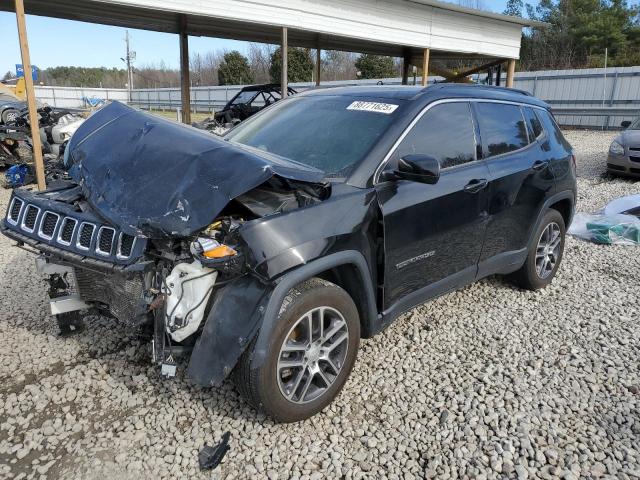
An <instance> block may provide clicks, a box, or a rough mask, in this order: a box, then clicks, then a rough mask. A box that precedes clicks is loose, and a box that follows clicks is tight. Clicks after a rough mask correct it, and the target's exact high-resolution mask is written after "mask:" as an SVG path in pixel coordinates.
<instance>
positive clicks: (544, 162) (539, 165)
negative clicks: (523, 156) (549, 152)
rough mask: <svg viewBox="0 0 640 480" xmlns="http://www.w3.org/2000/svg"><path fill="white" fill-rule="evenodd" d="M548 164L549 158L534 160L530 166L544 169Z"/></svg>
mask: <svg viewBox="0 0 640 480" xmlns="http://www.w3.org/2000/svg"><path fill="white" fill-rule="evenodd" d="M548 166H549V160H536V161H535V162H533V165H531V168H532V169H534V170H544V169H545V168H547V167H548Z"/></svg>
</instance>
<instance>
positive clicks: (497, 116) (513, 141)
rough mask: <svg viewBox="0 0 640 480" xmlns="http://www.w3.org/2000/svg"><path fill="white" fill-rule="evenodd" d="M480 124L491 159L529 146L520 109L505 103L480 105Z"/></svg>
mask: <svg viewBox="0 0 640 480" xmlns="http://www.w3.org/2000/svg"><path fill="white" fill-rule="evenodd" d="M476 108H477V112H478V123H479V124H480V136H481V137H482V146H483V149H484V151H485V154H486V155H488V156H489V157H493V156H494V155H500V154H503V153H509V152H513V151H514V150H519V149H521V148H522V147H526V146H527V145H528V144H529V138H528V136H527V127H526V125H525V123H524V118H523V116H522V112H521V111H520V107H519V106H517V105H508V104H505V103H478V104H477V105H476Z"/></svg>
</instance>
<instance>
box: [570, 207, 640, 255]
mask: <svg viewBox="0 0 640 480" xmlns="http://www.w3.org/2000/svg"><path fill="white" fill-rule="evenodd" d="M639 215H640V195H629V196H626V197H621V198H617V199H615V200H613V201H611V202H609V203H608V204H607V206H606V207H604V208H603V209H601V210H599V211H598V212H596V213H594V214H589V213H577V214H576V215H575V217H574V218H573V222H572V223H571V227H570V228H569V230H568V232H567V233H569V234H570V235H573V236H575V237H578V238H582V239H583V240H588V241H591V242H594V243H600V244H604V245H640V218H639Z"/></svg>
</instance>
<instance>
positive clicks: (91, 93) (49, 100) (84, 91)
mask: <svg viewBox="0 0 640 480" xmlns="http://www.w3.org/2000/svg"><path fill="white" fill-rule="evenodd" d="M36 98H37V99H38V100H39V101H41V102H42V103H46V104H48V105H51V106H52V107H58V108H87V107H91V106H95V105H96V104H99V103H102V102H106V101H109V100H118V101H120V102H126V101H127V90H126V89H123V88H82V87H79V88H78V87H45V86H36Z"/></svg>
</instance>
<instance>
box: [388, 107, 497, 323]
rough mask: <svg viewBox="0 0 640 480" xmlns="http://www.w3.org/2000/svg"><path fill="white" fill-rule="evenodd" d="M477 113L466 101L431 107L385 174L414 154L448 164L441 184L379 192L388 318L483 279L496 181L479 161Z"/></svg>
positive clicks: (402, 185) (393, 185)
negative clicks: (481, 269) (483, 253)
mask: <svg viewBox="0 0 640 480" xmlns="http://www.w3.org/2000/svg"><path fill="white" fill-rule="evenodd" d="M470 107H471V106H470V104H469V103H468V102H464V101H462V102H458V101H456V102H449V103H442V104H438V105H435V106H433V107H431V108H430V109H429V110H427V111H426V113H425V114H424V115H423V116H422V118H420V120H418V122H417V123H416V124H415V125H414V126H413V128H412V129H411V130H410V131H409V133H408V134H407V135H406V136H405V138H404V139H403V140H402V141H401V143H400V144H399V145H398V147H397V148H396V150H395V151H394V152H393V153H392V155H391V157H390V161H389V162H388V164H387V166H386V168H385V170H386V171H389V170H391V171H393V170H394V169H395V168H396V166H397V164H398V160H399V159H400V158H403V157H405V156H406V155H409V154H423V155H430V156H432V157H435V158H436V159H437V160H438V161H439V164H440V178H439V179H438V181H437V183H435V184H433V185H429V184H425V183H420V182H417V181H412V180H405V179H397V180H387V181H381V182H380V183H378V184H377V185H376V189H377V192H378V201H379V204H380V208H381V210H382V216H383V224H384V249H385V265H384V310H385V312H387V311H389V309H391V308H396V309H399V310H402V311H404V310H406V309H407V308H410V307H411V306H413V305H415V304H418V303H421V302H424V301H426V300H427V299H429V298H432V297H434V296H437V295H440V294H442V293H445V292H447V291H449V290H452V289H454V288H457V287H460V286H463V285H465V284H467V283H470V282H472V281H473V280H474V279H475V277H476V273H477V265H478V260H479V257H480V253H481V251H482V244H483V241H484V234H485V230H486V226H487V218H488V206H489V198H488V191H489V190H488V189H487V188H486V187H487V185H488V182H489V180H490V178H489V170H488V168H487V165H486V163H485V162H484V161H483V160H481V159H479V158H478V151H479V150H478V147H477V146H478V144H479V142H478V141H477V129H476V125H475V122H474V119H473V115H472V112H471V108H470ZM383 177H384V174H383Z"/></svg>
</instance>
